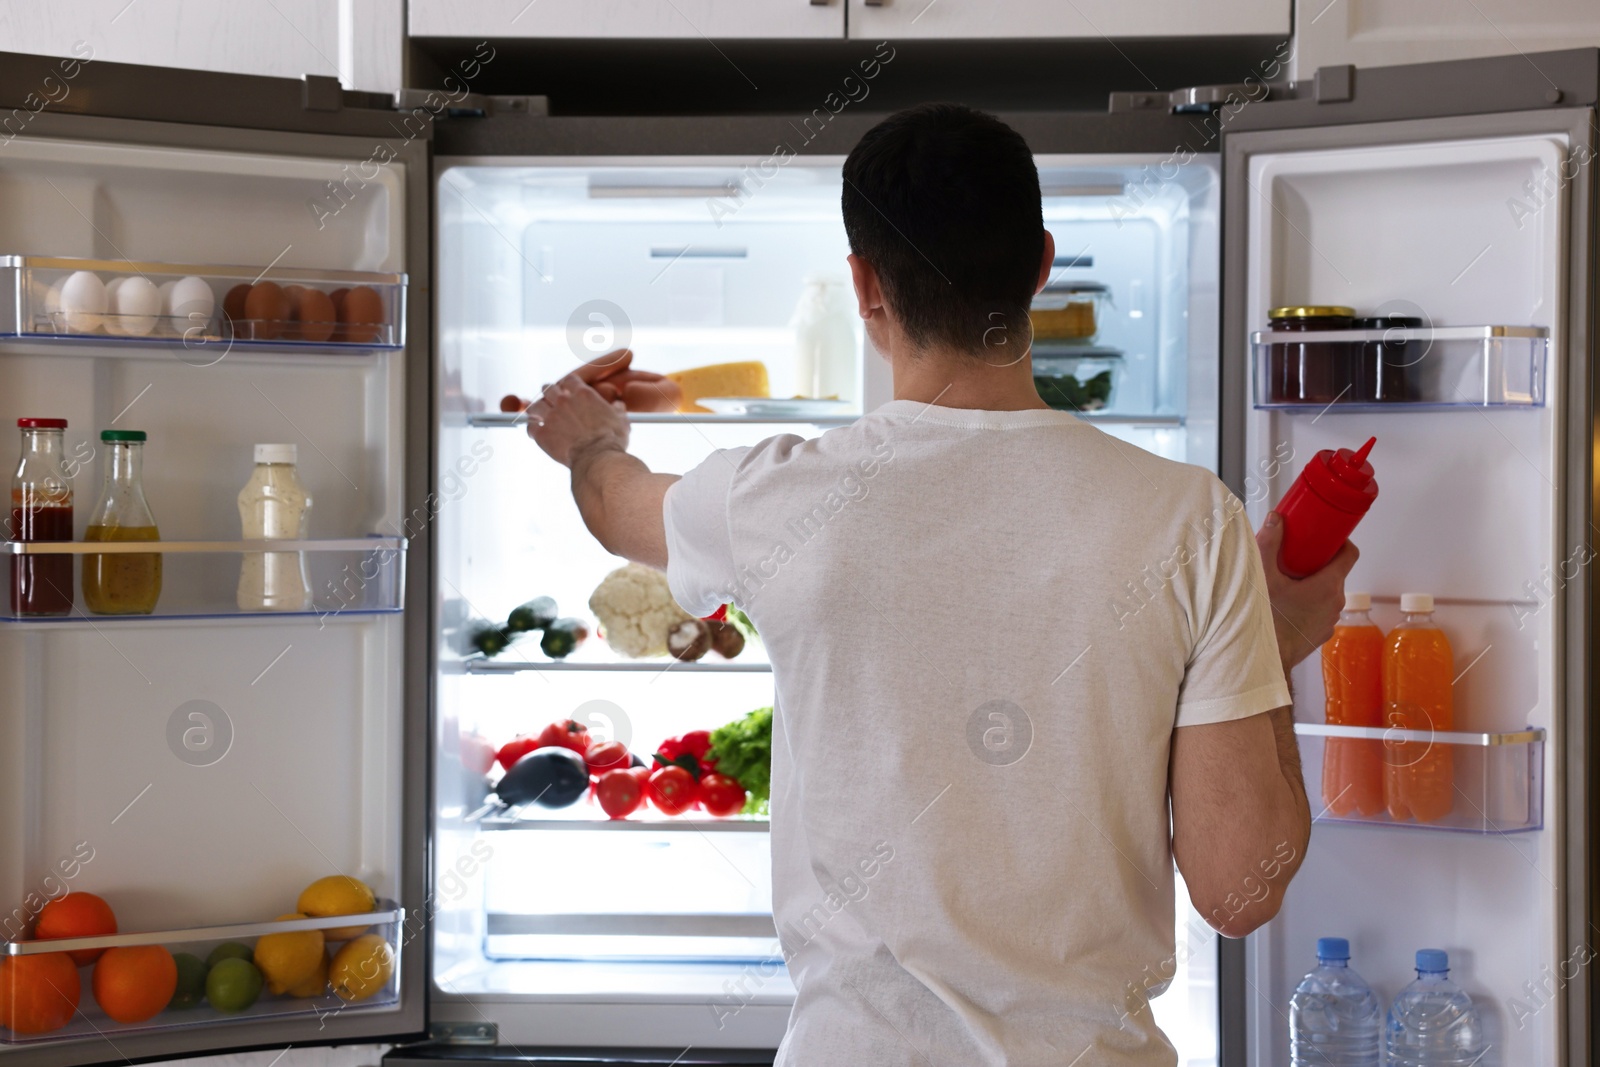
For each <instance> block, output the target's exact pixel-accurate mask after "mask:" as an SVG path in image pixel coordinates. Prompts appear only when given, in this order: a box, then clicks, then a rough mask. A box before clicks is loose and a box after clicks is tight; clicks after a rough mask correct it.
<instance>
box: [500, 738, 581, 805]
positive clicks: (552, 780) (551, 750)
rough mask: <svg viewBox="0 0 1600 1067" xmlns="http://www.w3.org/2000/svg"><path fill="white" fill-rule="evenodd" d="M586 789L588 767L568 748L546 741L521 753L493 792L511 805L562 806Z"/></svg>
mask: <svg viewBox="0 0 1600 1067" xmlns="http://www.w3.org/2000/svg"><path fill="white" fill-rule="evenodd" d="M588 790H589V768H588V766H587V765H586V764H585V763H584V762H583V757H582V756H580V755H578V754H577V753H576V752H574V751H572V750H571V749H570V748H561V747H560V746H558V745H547V746H545V747H544V748H536V749H534V750H533V751H532V752H529V753H528V754H527V755H525V756H523V757H522V758H521V759H519V760H517V762H516V763H515V764H514V765H513V766H512V768H511V769H510V770H509V771H507V772H506V773H505V777H503V778H501V779H500V782H499V784H498V785H496V786H495V787H494V792H495V795H496V796H497V797H499V798H500V799H501V800H502V801H503V802H505V803H506V804H510V805H513V806H515V805H517V804H537V805H539V806H540V807H541V808H565V807H568V806H570V805H572V804H576V803H577V802H578V800H579V799H580V798H581V797H582V796H583V794H584V793H586V792H588Z"/></svg>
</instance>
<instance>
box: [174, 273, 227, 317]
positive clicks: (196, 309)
mask: <svg viewBox="0 0 1600 1067" xmlns="http://www.w3.org/2000/svg"><path fill="white" fill-rule="evenodd" d="M168 285H171V286H172V288H171V289H168V288H167V287H166V286H165V285H164V286H162V287H161V289H162V292H163V294H164V295H165V298H166V299H165V300H164V301H163V303H162V305H161V313H162V314H163V315H171V316H173V317H174V318H177V319H182V320H184V321H182V322H175V323H173V326H174V327H175V328H176V329H178V330H185V329H188V328H189V327H191V326H204V325H206V324H207V323H209V322H210V321H211V313H212V312H214V311H216V309H217V295H216V294H215V293H213V292H212V291H211V286H210V285H209V284H208V283H207V282H206V280H205V279H204V278H196V277H195V276H194V275H192V274H191V275H189V276H188V277H187V278H180V279H178V280H177V281H176V282H169V283H168Z"/></svg>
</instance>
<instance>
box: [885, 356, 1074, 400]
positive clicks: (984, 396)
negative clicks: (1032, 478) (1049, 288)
mask: <svg viewBox="0 0 1600 1067" xmlns="http://www.w3.org/2000/svg"><path fill="white" fill-rule="evenodd" d="M890 362H891V370H892V372H893V374H894V398H895V399H896V400H916V401H920V402H921V403H924V404H937V405H939V406H940V407H946V408H971V409H974V410H981V411H1025V410H1028V409H1030V408H1045V407H1048V406H1049V405H1047V404H1046V403H1045V402H1044V401H1043V400H1041V399H1039V391H1038V389H1037V388H1036V387H1035V386H1034V384H1033V367H1032V361H1031V360H1030V359H1028V358H1026V357H1025V358H1023V359H1022V360H1020V361H1018V362H1015V363H1011V364H1007V365H997V364H995V363H986V362H984V357H983V355H982V354H979V353H971V354H969V353H965V352H948V353H946V352H922V353H919V354H917V355H906V356H898V355H897V356H895V357H894V358H893V359H891V361H890Z"/></svg>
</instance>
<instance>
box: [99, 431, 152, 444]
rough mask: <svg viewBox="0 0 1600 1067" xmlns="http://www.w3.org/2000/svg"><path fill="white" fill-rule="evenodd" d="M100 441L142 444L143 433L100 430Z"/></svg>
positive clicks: (143, 439)
mask: <svg viewBox="0 0 1600 1067" xmlns="http://www.w3.org/2000/svg"><path fill="white" fill-rule="evenodd" d="M100 440H102V441H123V442H129V441H131V442H134V443H136V444H144V441H145V432H144V431H143V430H101V431H100Z"/></svg>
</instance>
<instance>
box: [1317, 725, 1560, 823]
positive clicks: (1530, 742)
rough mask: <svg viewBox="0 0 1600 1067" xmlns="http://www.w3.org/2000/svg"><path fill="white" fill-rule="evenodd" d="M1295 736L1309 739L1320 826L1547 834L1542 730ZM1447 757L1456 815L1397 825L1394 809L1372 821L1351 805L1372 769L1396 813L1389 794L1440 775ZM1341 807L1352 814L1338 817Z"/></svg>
mask: <svg viewBox="0 0 1600 1067" xmlns="http://www.w3.org/2000/svg"><path fill="white" fill-rule="evenodd" d="M1294 732H1295V734H1296V735H1297V736H1298V737H1300V738H1301V742H1300V749H1301V753H1302V756H1303V757H1304V760H1305V766H1306V772H1305V777H1306V781H1307V782H1308V783H1309V786H1310V791H1311V792H1313V793H1314V794H1316V795H1314V797H1313V800H1312V803H1313V805H1314V806H1316V807H1317V808H1318V809H1319V810H1320V814H1318V815H1317V817H1316V819H1315V820H1314V821H1316V822H1319V823H1344V824H1350V825H1358V826H1389V827H1401V828H1404V829H1410V830H1445V831H1453V832H1456V833H1467V834H1480V835H1500V834H1508V833H1521V832H1525V831H1530V830H1542V829H1543V828H1544V779H1543V774H1544V742H1545V732H1544V730H1542V729H1537V728H1535V727H1531V726H1530V727H1528V728H1526V729H1523V730H1515V731H1510V732H1506V733H1466V732H1461V731H1443V730H1441V731H1429V730H1402V729H1399V728H1394V727H1385V726H1336V725H1329V724H1325V723H1295V726H1294ZM1441 756H1442V757H1443V758H1444V759H1446V760H1448V764H1447V766H1448V768H1449V771H1450V774H1451V777H1452V779H1453V780H1452V782H1451V794H1452V795H1451V799H1450V801H1449V811H1448V812H1447V813H1445V814H1443V815H1442V816H1440V817H1438V818H1434V819H1430V820H1429V821H1427V822H1422V821H1418V820H1417V819H1415V818H1395V817H1393V815H1392V814H1391V812H1390V811H1388V810H1384V811H1379V812H1376V813H1373V814H1370V815H1365V814H1362V813H1361V812H1360V811H1359V810H1358V809H1357V808H1356V806H1355V805H1354V803H1353V802H1346V801H1345V800H1344V797H1345V796H1346V792H1347V790H1349V789H1350V788H1351V787H1352V786H1351V781H1350V779H1351V778H1352V777H1353V776H1354V775H1357V774H1359V773H1361V768H1362V766H1363V765H1365V767H1366V773H1368V774H1371V775H1373V776H1376V777H1381V778H1382V780H1383V788H1384V790H1385V798H1386V800H1388V801H1389V807H1390V808H1393V807H1395V806H1396V804H1395V802H1394V801H1393V796H1392V794H1391V793H1390V792H1389V790H1390V789H1391V788H1392V787H1393V786H1394V785H1395V784H1396V783H1398V784H1399V785H1401V786H1404V785H1405V783H1406V776H1407V775H1408V774H1409V773H1415V774H1418V775H1422V774H1424V773H1428V772H1432V771H1433V770H1435V768H1433V767H1429V766H1427V764H1428V763H1430V762H1432V761H1435V760H1437V759H1439V758H1440V757H1441ZM1330 757H1332V758H1333V759H1335V760H1338V761H1339V763H1340V765H1341V766H1342V767H1343V768H1344V771H1343V772H1341V771H1340V770H1338V769H1330V768H1329V767H1328V766H1327V764H1328V760H1329V758H1330ZM1413 768H1415V771H1413V770H1412V769H1413ZM1319 782H1320V783H1321V791H1320V794H1317V793H1316V787H1317V783H1319ZM1336 805H1337V806H1339V807H1346V808H1348V810H1346V811H1344V812H1342V813H1339V812H1335V810H1334V808H1335V806H1336Z"/></svg>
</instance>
